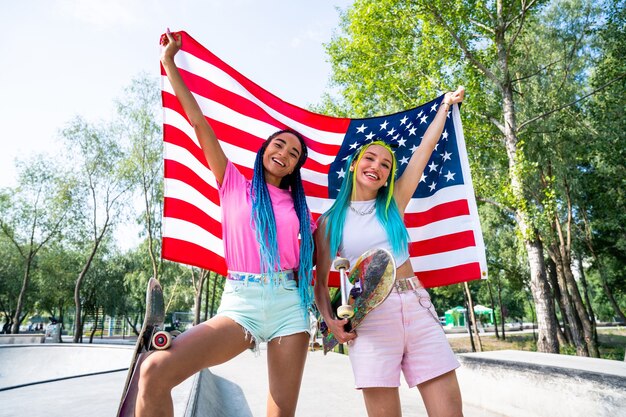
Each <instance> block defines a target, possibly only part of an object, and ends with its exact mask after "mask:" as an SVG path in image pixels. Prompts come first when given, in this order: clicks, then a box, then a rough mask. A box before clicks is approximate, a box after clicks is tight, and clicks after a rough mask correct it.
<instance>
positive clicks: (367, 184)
mask: <svg viewBox="0 0 626 417" xmlns="http://www.w3.org/2000/svg"><path fill="white" fill-rule="evenodd" d="M352 167H353V169H354V178H355V190H354V191H355V194H354V198H355V199H357V200H371V199H373V198H375V197H376V194H377V193H378V190H379V189H380V188H381V187H383V186H384V185H385V182H386V181H387V179H389V175H390V174H391V169H392V167H393V156H392V155H391V153H390V152H389V150H387V149H386V148H384V147H383V146H380V145H371V146H369V147H367V148H366V149H365V151H364V152H363V155H362V156H361V157H360V159H359V160H357V161H355V162H354V163H353V164H352Z"/></svg>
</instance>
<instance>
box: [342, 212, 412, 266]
mask: <svg viewBox="0 0 626 417" xmlns="http://www.w3.org/2000/svg"><path fill="white" fill-rule="evenodd" d="M350 204H351V207H352V208H353V209H352V208H350V207H348V208H347V209H346V221H345V223H344V225H343V237H342V239H341V246H340V247H339V254H340V255H341V256H342V257H344V258H347V259H348V260H349V261H350V268H352V267H353V266H354V263H355V262H356V260H357V259H359V256H361V255H362V254H363V253H364V252H366V251H368V250H370V249H375V248H383V249H387V250H388V251H389V252H391V253H392V254H393V250H392V247H391V242H389V239H387V232H386V231H385V229H384V228H383V226H382V225H381V224H380V222H379V221H378V219H377V218H376V200H368V201H352V202H351V203H350ZM355 210H356V211H358V212H359V213H356V212H355ZM394 259H395V261H396V267H399V266H400V265H402V264H403V263H404V262H406V260H407V259H409V255H408V251H407V253H406V254H404V255H403V256H402V257H401V258H398V257H397V256H396V255H395V254H394Z"/></svg>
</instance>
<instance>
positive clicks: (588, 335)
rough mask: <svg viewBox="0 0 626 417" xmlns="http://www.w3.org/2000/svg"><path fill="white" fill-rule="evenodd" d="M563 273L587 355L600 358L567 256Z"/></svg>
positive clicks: (569, 259)
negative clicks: (578, 321) (578, 319)
mask: <svg viewBox="0 0 626 417" xmlns="http://www.w3.org/2000/svg"><path fill="white" fill-rule="evenodd" d="M565 261H566V262H565ZM563 272H564V274H565V281H566V283H567V287H568V290H569V292H570V295H571V296H572V301H573V302H574V308H575V309H576V313H577V314H578V317H579V318H580V322H581V325H582V329H583V337H584V341H585V344H586V347H587V353H588V354H589V355H590V356H591V357H593V358H599V357H600V352H599V351H598V346H597V345H596V344H595V343H594V338H593V328H592V326H591V320H590V319H589V316H588V314H587V310H586V308H585V304H584V303H583V299H582V297H581V295H580V291H579V290H578V284H576V279H575V278H574V274H573V273H572V267H571V258H570V257H569V256H566V257H565V259H564V262H563Z"/></svg>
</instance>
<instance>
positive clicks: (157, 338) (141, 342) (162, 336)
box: [117, 278, 172, 417]
mask: <svg viewBox="0 0 626 417" xmlns="http://www.w3.org/2000/svg"><path fill="white" fill-rule="evenodd" d="M164 322H165V304H164V301H163V289H162V288H161V284H159V281H157V280H156V279H154V278H150V281H149V282H148V287H147V288H146V314H145V316H144V319H143V325H142V327H141V331H140V332H139V336H137V343H136V344H135V351H134V354H133V357H132V359H131V362H130V366H129V368H128V374H127V376H126V383H125V384H124V390H123V391H122V399H121V401H120V405H119V408H118V411H117V416H118V417H127V416H134V415H135V402H136V400H137V389H138V382H139V369H140V367H141V363H142V362H143V361H144V360H145V359H146V358H147V357H148V355H150V354H151V353H152V351H154V350H163V349H167V348H168V347H169V346H170V343H171V341H172V336H171V335H170V334H169V333H167V332H165V331H163V324H164Z"/></svg>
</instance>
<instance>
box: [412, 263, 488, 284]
mask: <svg viewBox="0 0 626 417" xmlns="http://www.w3.org/2000/svg"><path fill="white" fill-rule="evenodd" d="M417 277H418V278H419V280H420V281H421V282H422V285H424V287H426V288H432V287H439V286H441V285H450V284H457V283H459V282H464V281H472V280H475V279H481V278H482V276H481V271H480V264H479V263H478V262H472V263H469V264H464V265H456V266H453V267H450V268H443V269H435V270H432V271H420V272H418V273H417Z"/></svg>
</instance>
